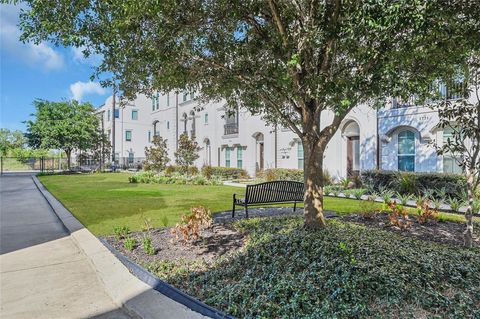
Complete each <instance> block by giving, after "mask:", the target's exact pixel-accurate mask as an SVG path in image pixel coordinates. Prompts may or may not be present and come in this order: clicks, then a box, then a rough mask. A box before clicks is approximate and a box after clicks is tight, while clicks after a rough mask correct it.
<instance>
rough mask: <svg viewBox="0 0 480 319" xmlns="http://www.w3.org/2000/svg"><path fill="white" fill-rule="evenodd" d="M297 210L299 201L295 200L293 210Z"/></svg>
mask: <svg viewBox="0 0 480 319" xmlns="http://www.w3.org/2000/svg"><path fill="white" fill-rule="evenodd" d="M296 210H297V202H293V212H294V213H295V211H296Z"/></svg>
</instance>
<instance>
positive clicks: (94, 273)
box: [0, 175, 203, 319]
mask: <svg viewBox="0 0 480 319" xmlns="http://www.w3.org/2000/svg"><path fill="white" fill-rule="evenodd" d="M38 187H40V189H41V190H42V191H40V190H39V189H38V188H37V185H35V182H34V181H33V180H32V177H31V176H29V175H16V176H8V175H7V176H2V177H0V191H1V193H0V203H1V204H0V212H1V214H0V225H1V226H0V227H1V228H0V233H1V238H0V253H1V256H0V272H1V273H0V305H1V308H0V317H1V318H2V319H3V318H36V319H40V318H104V319H106V318H112V319H113V318H115V319H117V318H118V319H125V318H139V317H140V318H179V319H187V318H203V316H201V315H200V314H198V313H196V312H193V311H191V310H190V309H188V308H186V307H185V306H183V305H180V304H178V303H176V302H175V301H173V300H171V299H169V298H167V297H166V296H164V295H163V294H161V293H159V292H157V291H155V290H153V289H152V288H151V287H150V286H148V285H147V284H145V283H143V282H141V281H140V280H139V279H138V278H136V277H134V276H133V275H132V274H131V273H129V272H128V270H127V269H126V268H125V267H124V266H123V265H122V264H121V262H120V261H119V260H118V259H116V258H115V257H114V256H113V255H112V254H111V253H110V252H109V251H108V249H107V248H106V247H104V246H103V245H102V244H101V243H100V242H99V241H98V239H97V238H96V237H95V236H93V235H92V234H91V233H90V232H89V231H88V230H86V229H85V228H83V226H82V225H81V224H80V223H79V222H78V221H77V220H76V219H75V218H74V217H73V216H72V215H70V213H69V212H68V211H66V209H65V208H64V207H63V206H62V205H61V204H60V203H59V202H58V201H56V200H54V198H53V196H51V194H49V193H48V192H46V190H45V189H44V187H43V186H42V185H39V186H38ZM42 193H43V194H42ZM44 195H45V196H47V198H48V201H47V200H46V198H45V197H44ZM50 197H51V198H50ZM50 205H52V206H50ZM57 206H58V207H57ZM54 209H55V210H54ZM59 218H60V219H61V220H60V219H59Z"/></svg>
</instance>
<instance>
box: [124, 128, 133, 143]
mask: <svg viewBox="0 0 480 319" xmlns="http://www.w3.org/2000/svg"><path fill="white" fill-rule="evenodd" d="M125 141H127V142H131V141H132V131H125Z"/></svg>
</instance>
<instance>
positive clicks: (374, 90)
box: [21, 0, 478, 228]
mask: <svg viewBox="0 0 480 319" xmlns="http://www.w3.org/2000/svg"><path fill="white" fill-rule="evenodd" d="M25 2H27V3H28V5H29V7H30V10H28V11H27V12H25V13H24V14H23V15H22V22H21V26H22V29H23V31H24V34H23V39H27V40H32V39H33V40H35V41H42V40H50V41H53V42H54V43H55V44H60V45H74V46H82V47H84V48H85V53H86V54H90V53H100V54H102V55H103V57H104V61H103V64H102V65H101V66H100V67H99V68H98V69H97V72H98V73H101V72H104V71H109V72H112V73H113V74H114V78H113V80H112V81H114V82H115V83H117V82H118V83H119V85H120V89H121V90H122V91H123V93H124V95H125V96H127V97H132V96H134V95H135V94H137V93H147V94H148V93H150V92H152V90H161V91H170V90H178V89H180V90H182V89H186V90H195V91H196V92H198V96H199V99H201V100H202V99H205V100H220V99H225V100H226V101H227V104H228V105H229V106H230V107H231V108H232V109H234V108H236V107H237V106H239V105H240V106H241V107H244V108H247V109H248V110H249V111H250V112H251V113H253V114H259V115H261V116H262V117H263V118H264V119H265V120H267V121H269V122H272V123H273V122H275V123H278V122H280V123H281V124H283V125H284V126H286V127H289V128H290V129H291V130H292V131H293V132H295V133H296V134H297V135H298V136H299V138H300V139H301V140H302V142H303V146H304V152H305V161H304V163H305V164H304V165H305V167H304V172H305V197H304V204H305V225H306V226H307V227H311V228H318V227H323V226H324V225H325V220H324V217H323V176H322V172H323V157H324V152H325V149H326V146H327V144H328V142H329V141H330V140H331V138H332V137H333V135H334V134H335V132H336V131H337V130H338V129H339V127H340V125H341V123H342V121H343V119H344V118H345V116H346V115H347V114H348V112H349V111H350V110H352V109H353V108H354V107H355V106H357V105H359V104H361V103H374V102H378V101H382V99H383V98H384V97H386V96H389V95H404V94H406V92H411V91H425V90H426V89H427V86H428V84H429V83H430V82H431V80H433V79H435V78H438V77H443V76H446V75H447V74H449V73H452V72H453V71H452V69H453V66H454V65H456V64H458V63H461V62H462V61H461V60H462V59H463V58H464V54H463V53H464V52H463V51H464V50H466V46H464V43H468V41H466V39H465V37H464V32H466V30H468V26H469V24H470V23H471V20H476V19H477V18H478V15H475V12H476V13H477V14H478V8H477V6H476V5H475V4H474V3H473V2H471V1H453V0H452V1H449V2H445V1H440V0H416V1H411V0H396V1H385V0H367V1H357V0H291V1H281V0H245V1H231V0H213V1H202V0H196V1H175V0H163V1H157V0H145V1H123V0H111V1H100V0H93V1H70V0H57V1H50V0H28V1H25ZM475 31H476V30H475ZM415 93H416V92H415ZM320 123H323V125H320Z"/></svg>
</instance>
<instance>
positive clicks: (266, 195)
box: [232, 181, 304, 218]
mask: <svg viewBox="0 0 480 319" xmlns="http://www.w3.org/2000/svg"><path fill="white" fill-rule="evenodd" d="M303 194H304V187H303V183H300V182H294V181H274V182H266V183H260V184H254V185H247V189H246V191H245V196H244V197H243V198H239V197H237V196H238V195H237V194H233V209H232V218H234V217H235V206H242V207H244V208H245V215H246V217H247V218H248V207H249V206H259V205H275V204H279V203H293V211H294V212H295V210H296V208H297V202H303Z"/></svg>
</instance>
